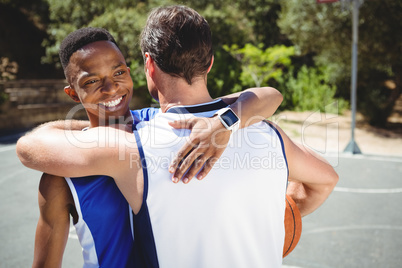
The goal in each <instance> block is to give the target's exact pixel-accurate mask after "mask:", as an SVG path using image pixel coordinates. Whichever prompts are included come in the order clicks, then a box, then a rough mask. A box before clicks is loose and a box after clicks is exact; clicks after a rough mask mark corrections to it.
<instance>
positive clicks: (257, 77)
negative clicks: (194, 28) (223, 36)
mask: <svg viewBox="0 0 402 268" xmlns="http://www.w3.org/2000/svg"><path fill="white" fill-rule="evenodd" d="M263 46H264V45H263V44H260V45H258V46H254V45H252V44H246V45H245V46H244V47H243V48H239V47H238V46H237V45H232V46H231V47H229V46H224V47H223V48H224V49H225V50H226V51H228V52H229V53H230V54H231V55H232V56H233V57H234V58H236V59H237V60H238V61H240V62H241V66H242V73H241V75H240V80H241V82H242V84H243V85H244V86H249V87H250V86H256V87H261V86H262V85H267V84H268V83H269V81H270V80H271V79H274V80H276V81H279V80H281V78H282V76H283V72H282V70H283V69H284V68H287V67H289V66H290V64H291V63H292V61H291V58H290V57H291V56H293V55H294V48H293V47H286V46H284V45H277V46H273V47H268V48H266V49H263Z"/></svg>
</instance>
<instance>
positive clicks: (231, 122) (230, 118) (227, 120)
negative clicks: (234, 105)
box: [221, 110, 239, 126]
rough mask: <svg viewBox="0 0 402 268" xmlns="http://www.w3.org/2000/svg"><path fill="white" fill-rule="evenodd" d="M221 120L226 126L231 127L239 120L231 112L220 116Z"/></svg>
mask: <svg viewBox="0 0 402 268" xmlns="http://www.w3.org/2000/svg"><path fill="white" fill-rule="evenodd" d="M221 118H222V119H223V121H225V123H226V124H227V125H228V126H233V125H234V124H236V123H237V122H238V121H239V118H238V117H237V116H236V114H235V113H234V112H233V111H232V110H227V111H226V112H224V113H223V114H222V115H221Z"/></svg>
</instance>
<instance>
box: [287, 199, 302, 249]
mask: <svg viewBox="0 0 402 268" xmlns="http://www.w3.org/2000/svg"><path fill="white" fill-rule="evenodd" d="M301 232H302V219H301V215H300V211H299V208H298V207H297V205H296V203H295V201H293V199H292V198H291V197H290V196H288V195H286V210H285V244H284V245H283V257H286V256H287V255H288V254H289V253H290V252H292V250H293V249H294V248H295V247H296V245H297V243H298V242H299V239H300V236H301Z"/></svg>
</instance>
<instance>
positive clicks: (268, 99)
mask: <svg viewBox="0 0 402 268" xmlns="http://www.w3.org/2000/svg"><path fill="white" fill-rule="evenodd" d="M236 98H237V99H236ZM222 100H223V101H225V102H226V103H228V104H230V108H232V110H233V111H234V112H235V113H236V114H237V115H238V116H239V117H240V128H243V127H247V126H249V125H252V124H254V123H257V122H260V121H261V120H264V119H266V118H268V117H270V116H272V115H273V114H274V113H275V111H276V110H277V109H278V107H279V105H280V104H281V103H282V100H283V96H282V94H281V93H280V92H279V91H278V90H276V89H275V88H272V87H262V88H250V89H247V90H245V91H243V92H240V93H234V94H231V95H228V96H225V97H223V98H222Z"/></svg>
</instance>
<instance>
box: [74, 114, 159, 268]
mask: <svg viewBox="0 0 402 268" xmlns="http://www.w3.org/2000/svg"><path fill="white" fill-rule="evenodd" d="M158 112H159V109H154V108H145V109H142V110H134V111H131V114H132V116H133V121H134V123H133V127H134V126H135V125H136V124H138V123H139V122H141V121H143V120H150V119H152V118H153V117H154V116H155V114H157V113H158ZM66 181H67V183H68V186H69V187H70V190H71V193H72V195H73V198H74V204H75V207H76V210H77V213H78V222H77V223H76V224H75V225H74V226H75V228H76V232H77V235H78V238H79V241H80V244H81V247H82V249H83V257H84V267H85V268H89V267H91V268H92V267H136V265H135V260H134V254H133V250H134V240H133V230H132V227H133V222H132V211H131V208H130V206H129V205H128V203H127V201H126V199H125V198H124V196H123V195H122V194H121V192H120V190H119V189H118V187H117V185H116V183H115V182H114V180H113V178H111V177H108V176H88V177H80V178H66Z"/></svg>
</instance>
